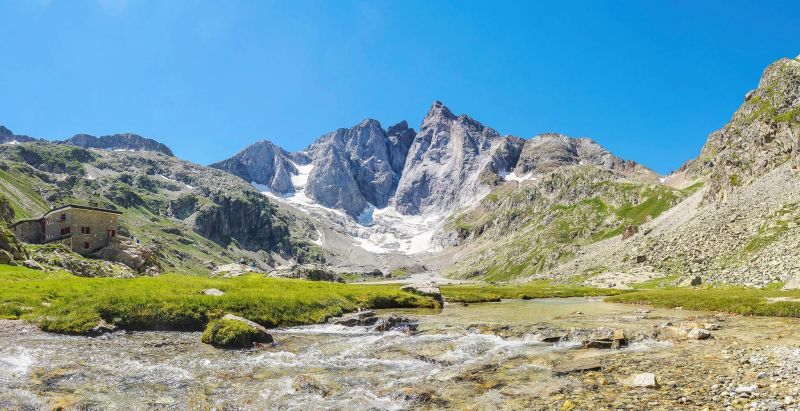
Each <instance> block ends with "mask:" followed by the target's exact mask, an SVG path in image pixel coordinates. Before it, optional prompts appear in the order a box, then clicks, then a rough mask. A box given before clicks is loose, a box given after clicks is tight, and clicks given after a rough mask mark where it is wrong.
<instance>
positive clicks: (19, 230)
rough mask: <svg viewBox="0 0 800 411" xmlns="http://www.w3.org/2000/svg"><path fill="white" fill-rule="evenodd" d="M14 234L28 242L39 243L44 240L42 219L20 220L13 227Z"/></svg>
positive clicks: (18, 238)
mask: <svg viewBox="0 0 800 411" xmlns="http://www.w3.org/2000/svg"><path fill="white" fill-rule="evenodd" d="M12 231H14V236H15V237H17V240H19V241H21V242H23V243H28V244H37V243H41V242H42V220H23V221H19V222H17V223H16V224H14V226H13V227H12Z"/></svg>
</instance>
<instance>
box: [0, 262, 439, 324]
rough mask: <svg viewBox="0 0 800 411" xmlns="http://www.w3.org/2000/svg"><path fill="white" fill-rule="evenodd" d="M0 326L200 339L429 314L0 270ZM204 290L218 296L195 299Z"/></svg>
mask: <svg viewBox="0 0 800 411" xmlns="http://www.w3.org/2000/svg"><path fill="white" fill-rule="evenodd" d="M0 285H2V287H0V318H5V319H25V320H28V321H31V322H33V323H36V324H38V325H39V327H41V328H42V329H43V330H45V331H50V332H59V333H70V334H85V333H89V332H90V331H91V329H92V328H93V327H94V326H95V325H97V324H98V322H99V321H100V320H101V319H102V320H104V321H106V322H108V323H110V324H113V325H116V326H118V327H120V328H123V329H126V330H186V331H202V330H203V329H204V327H205V325H206V324H207V323H208V322H209V321H212V320H214V319H217V318H220V317H222V316H223V315H225V314H227V313H231V314H236V315H240V316H242V317H245V318H248V319H250V320H252V321H255V322H257V323H259V324H261V325H263V326H265V327H268V328H269V327H281V326H293V325H303V324H312V323H319V322H322V321H325V320H326V319H327V318H329V317H331V316H337V315H340V314H343V313H346V312H350V311H355V310H357V309H359V308H364V309H366V308H410V307H429V308H432V307H435V306H436V304H437V303H436V302H435V301H434V300H433V299H431V298H427V297H421V296H418V295H415V294H411V293H408V292H404V291H401V290H400V288H399V286H397V285H347V284H337V283H329V282H321V281H320V282H314V281H304V280H291V279H272V278H265V277H263V276H260V275H248V276H242V277H237V278H228V279H212V278H207V277H199V276H189V275H180V274H166V275H162V276H158V277H139V278H129V279H122V278H85V277H76V276H73V275H71V274H67V273H63V272H56V273H46V272H42V271H36V270H30V269H27V268H23V267H12V266H6V265H0ZM207 288H217V289H219V290H222V291H224V292H225V294H224V295H222V296H206V295H203V294H201V292H202V290H204V289H207Z"/></svg>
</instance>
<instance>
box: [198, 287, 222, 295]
mask: <svg viewBox="0 0 800 411" xmlns="http://www.w3.org/2000/svg"><path fill="white" fill-rule="evenodd" d="M200 293H201V294H203V295H211V296H214V297H219V296H221V295H225V292H224V291H222V290H218V289H216V288H206V289H205V290H203V291H201V292H200Z"/></svg>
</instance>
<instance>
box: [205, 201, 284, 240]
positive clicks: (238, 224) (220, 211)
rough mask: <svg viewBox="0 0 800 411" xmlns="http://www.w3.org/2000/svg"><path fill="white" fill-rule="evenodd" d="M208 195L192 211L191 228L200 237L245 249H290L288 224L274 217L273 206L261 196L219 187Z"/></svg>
mask: <svg viewBox="0 0 800 411" xmlns="http://www.w3.org/2000/svg"><path fill="white" fill-rule="evenodd" d="M210 198H211V200H212V202H211V203H209V204H204V205H202V206H199V208H198V210H197V212H196V213H194V214H193V228H194V230H195V231H196V232H198V233H200V234H201V235H202V236H203V237H206V238H208V239H211V240H212V241H215V242H217V243H219V244H230V243H232V242H235V243H236V244H237V245H239V246H240V247H242V248H244V249H247V250H274V249H279V250H284V251H289V250H290V249H291V245H290V243H289V230H288V225H287V223H286V222H281V221H279V220H278V219H277V218H275V217H276V210H275V208H274V206H273V205H272V204H270V202H269V200H267V198H266V197H264V196H263V195H261V194H259V193H257V192H255V191H248V192H240V193H230V192H226V191H223V190H219V191H217V192H215V193H213V194H211V195H210Z"/></svg>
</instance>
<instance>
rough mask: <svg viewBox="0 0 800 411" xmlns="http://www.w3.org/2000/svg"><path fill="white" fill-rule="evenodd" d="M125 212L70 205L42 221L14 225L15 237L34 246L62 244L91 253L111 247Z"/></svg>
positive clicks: (78, 251) (57, 209)
mask: <svg viewBox="0 0 800 411" xmlns="http://www.w3.org/2000/svg"><path fill="white" fill-rule="evenodd" d="M121 214H122V212H121V211H115V210H108V209H105V208H97V207H89V206H82V205H75V204H70V205H66V206H63V207H59V208H55V209H53V210H50V211H49V212H48V213H47V214H45V215H43V216H42V218H39V219H33V220H21V221H17V222H16V223H14V224H12V225H11V229H12V231H14V235H15V236H16V237H17V239H19V240H20V241H22V242H26V243H30V244H52V243H60V244H64V245H66V246H68V247H69V248H70V249H71V250H72V251H74V252H76V253H78V254H91V253H93V252H95V251H97V250H99V249H101V248H104V247H106V246H108V245H109V244H111V242H112V241H114V239H115V238H116V237H117V233H118V230H119V224H118V219H119V216H120V215H121Z"/></svg>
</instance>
